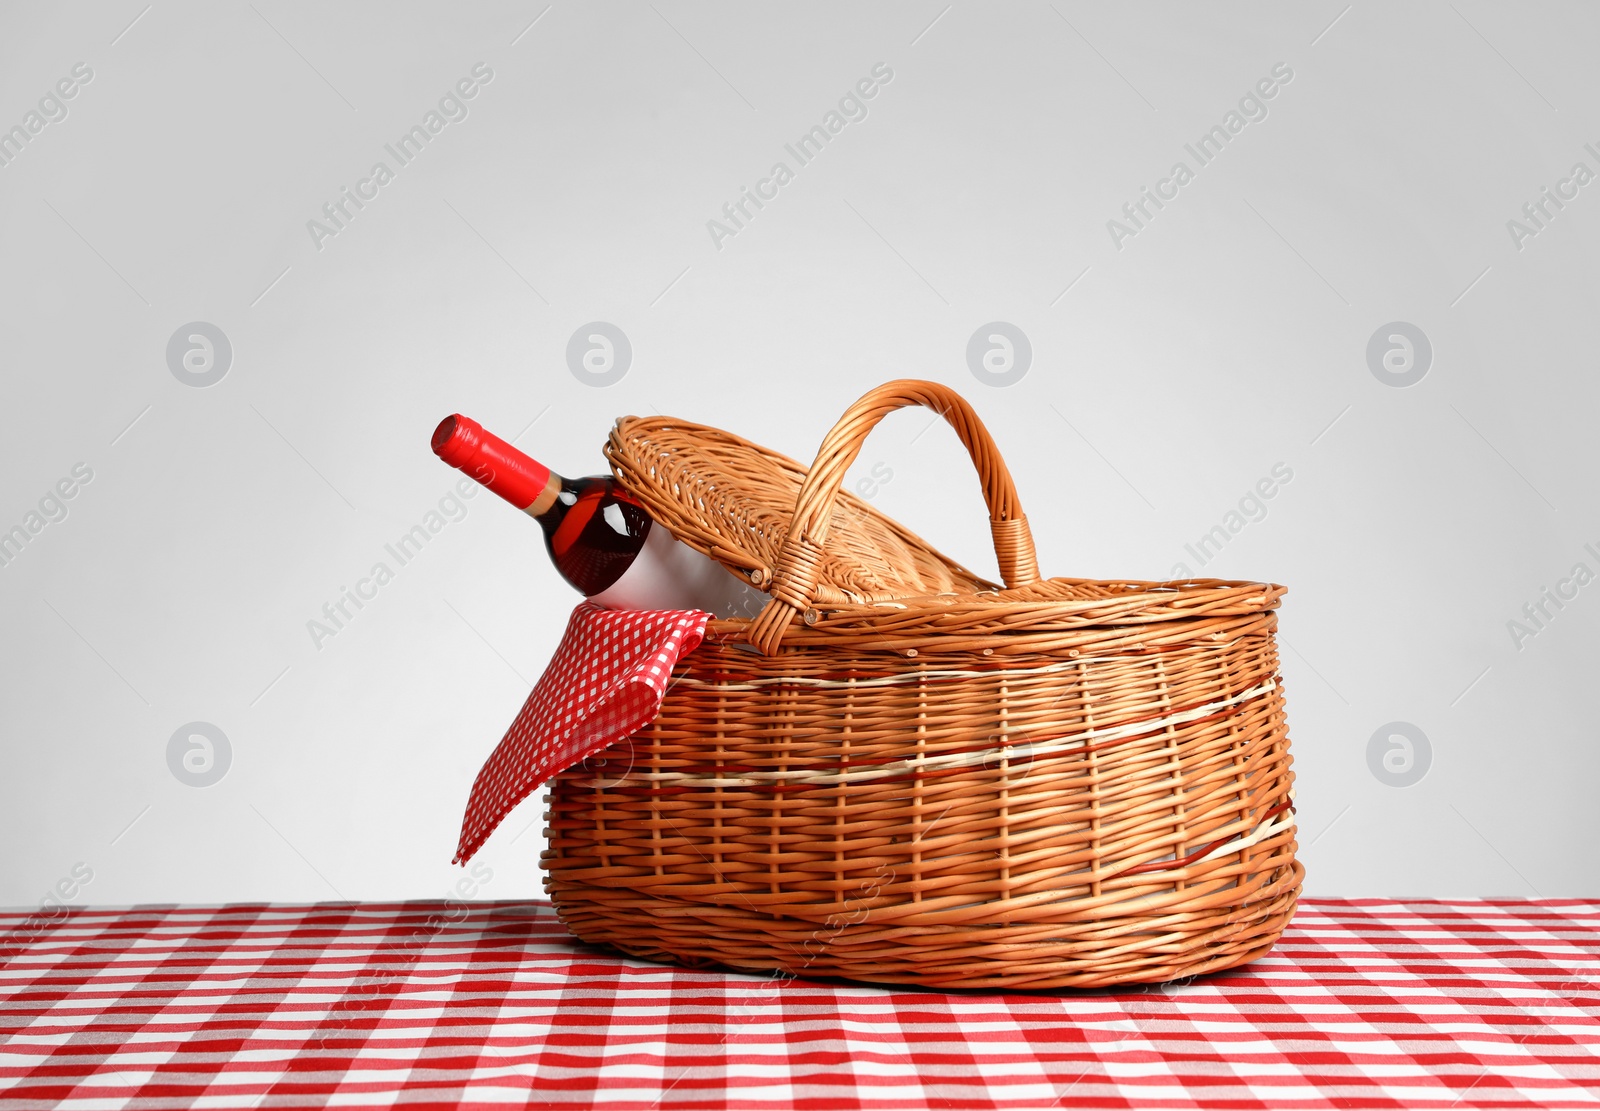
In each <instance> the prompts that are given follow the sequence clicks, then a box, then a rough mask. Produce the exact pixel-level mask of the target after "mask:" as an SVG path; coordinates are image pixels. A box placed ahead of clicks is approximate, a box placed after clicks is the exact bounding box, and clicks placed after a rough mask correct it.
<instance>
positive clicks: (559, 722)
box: [452, 602, 711, 864]
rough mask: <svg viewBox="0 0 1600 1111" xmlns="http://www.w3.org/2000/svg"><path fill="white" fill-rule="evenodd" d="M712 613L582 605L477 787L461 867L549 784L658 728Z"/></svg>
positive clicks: (464, 826)
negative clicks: (670, 688)
mask: <svg viewBox="0 0 1600 1111" xmlns="http://www.w3.org/2000/svg"><path fill="white" fill-rule="evenodd" d="M710 617H711V615H710V614H709V613H705V612H704V611H702V610H608V609H602V608H601V607H599V606H596V605H593V604H592V603H589V602H583V603H581V604H580V605H579V606H578V608H577V609H575V610H573V611H572V620H570V621H569V622H567V632H566V635H565V636H564V637H562V638H561V645H560V647H558V648H557V649H556V654H555V657H554V658H553V659H552V660H551V661H550V666H549V667H547V668H545V670H544V674H543V675H541V676H539V681H538V682H537V683H535V684H534V687H533V693H532V694H530V695H528V701H526V702H525V703H523V704H522V712H521V713H519V714H518V715H517V720H516V721H514V722H512V723H511V728H510V729H508V730H507V731H506V735H505V736H504V737H503V738H501V741H500V744H499V746H498V747H497V748H496V749H495V750H494V752H493V753H492V754H491V755H490V756H489V759H488V761H487V762H486V763H485V764H484V765H483V768H482V769H481V770H480V771H479V772H478V778H477V780H475V781H474V782H473V784H472V796H471V798H469V799H468V800H467V812H466V814H465V815H464V816H463V817H462V819H461V843H460V844H459V845H458V846H457V847H456V855H455V861H453V862H452V863H461V864H465V863H466V862H467V861H468V860H470V859H471V858H472V854H473V853H475V852H477V851H478V849H479V848H481V847H482V846H483V843H484V841H486V840H488V838H489V834H491V833H493V832H494V827H495V826H497V825H499V824H500V822H501V819H503V818H504V817H505V816H506V815H507V814H509V813H511V811H512V809H513V808H514V807H515V806H516V805H517V804H518V803H519V802H521V801H522V800H523V799H525V798H527V797H528V796H529V795H530V794H532V793H533V792H534V790H535V789H537V788H538V787H539V786H540V785H541V784H543V783H544V781H545V780H547V779H549V778H550V777H551V776H553V775H555V774H556V773H557V772H559V771H562V770H563V769H566V768H570V767H571V766H572V765H573V764H576V763H578V762H579V761H581V760H585V759H588V758H589V757H590V756H593V755H594V754H595V753H597V752H599V751H600V750H601V749H603V748H605V747H606V746H607V745H611V744H615V743H616V742H617V741H620V740H622V739H623V738H625V737H630V736H632V735H633V734H634V733H635V732H637V731H638V730H640V729H642V728H644V726H646V725H648V724H650V722H651V721H653V720H654V719H655V716H656V712H657V711H658V710H660V709H661V699H662V697H663V696H664V695H665V694H666V693H667V685H668V683H670V682H671V676H672V668H673V665H674V664H676V663H677V662H678V657H680V656H682V655H684V654H685V653H688V652H693V651H694V650H695V648H697V647H699V644H700V640H701V638H702V637H704V636H705V634H706V621H707V620H708V619H709V618H710Z"/></svg>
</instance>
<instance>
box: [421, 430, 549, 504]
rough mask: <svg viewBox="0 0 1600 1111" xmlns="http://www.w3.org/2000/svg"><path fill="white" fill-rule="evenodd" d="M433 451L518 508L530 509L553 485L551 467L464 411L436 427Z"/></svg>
mask: <svg viewBox="0 0 1600 1111" xmlns="http://www.w3.org/2000/svg"><path fill="white" fill-rule="evenodd" d="M433 453H434V454H435V455H437V456H438V457H439V458H440V459H443V460H444V461H445V462H446V463H449V464H450V465H451V466H452V467H455V468H457V469H459V470H462V471H465V472H466V473H467V474H469V475H471V476H472V477H473V478H474V479H476V480H477V481H479V482H481V483H483V484H484V485H485V486H487V487H488V488H489V489H491V490H493V491H494V492H495V493H496V494H499V495H500V496H501V497H502V498H505V499H506V501H508V502H510V503H511V504H512V505H514V506H516V507H517V508H518V509H527V508H528V507H529V506H530V505H532V504H533V503H534V502H535V501H537V500H538V498H539V495H540V494H542V493H543V492H544V490H545V487H547V486H548V485H549V484H550V468H549V467H546V466H545V465H544V464H542V463H540V462H538V461H537V460H535V459H533V458H531V457H530V456H528V455H525V454H524V453H523V452H521V451H518V450H517V449H516V448H514V447H512V446H511V445H510V444H508V443H506V441H504V440H502V439H501V438H500V437H499V436H496V435H495V434H494V433H492V432H486V431H484V428H483V425H481V424H479V423H478V422H477V421H475V420H472V419H471V418H469V417H464V416H462V415H461V414H460V413H455V414H453V415H451V416H448V417H445V418H444V420H442V421H440V422H439V427H438V428H435V429H434V430H433Z"/></svg>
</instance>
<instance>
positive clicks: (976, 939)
mask: <svg viewBox="0 0 1600 1111" xmlns="http://www.w3.org/2000/svg"><path fill="white" fill-rule="evenodd" d="M1304 876H1305V869H1304V868H1303V867H1302V866H1301V864H1300V863H1299V861H1291V862H1290V864H1289V866H1288V867H1287V868H1285V869H1282V870H1281V871H1280V874H1279V875H1278V876H1276V877H1274V878H1273V880H1272V881H1271V882H1269V883H1267V884H1265V885H1263V887H1262V888H1260V889H1258V891H1257V892H1256V895H1257V898H1256V899H1255V900H1254V901H1252V902H1251V903H1249V904H1248V905H1246V906H1243V907H1218V908H1216V909H1214V910H1209V911H1191V912H1183V913H1180V914H1171V915H1159V914H1155V915H1142V916H1141V915H1129V916H1126V917H1123V918H1118V917H1114V916H1107V917H1098V918H1096V919H1095V920H1094V921H1093V922H1092V923H1088V924H1079V925H1078V926H1076V927H1074V926H1071V925H1064V924H1062V923H1042V924H1041V923H1032V924H1025V925H1021V924H1019V925H990V926H985V927H982V928H981V929H974V928H973V927H972V926H930V925H927V924H921V925H916V926H906V925H898V926H897V925H876V924H874V923H872V922H870V921H865V922H860V923H856V924H850V925H843V926H841V927H839V928H837V929H828V928H825V927H819V926H818V925H817V923H815V922H805V921H799V920H794V919H781V918H775V917H774V916H773V915H770V914H761V913H758V912H756V911H753V910H749V909H746V908H743V907H737V906H706V905H701V904H693V903H675V902H673V901H671V900H668V899H664V898H662V897H660V896H651V895H639V894H637V893H629V892H625V891H619V890H617V889H615V888H592V887H591V888H586V887H584V886H583V885H577V884H564V885H562V890H560V891H559V892H558V893H557V898H556V911H557V913H558V914H559V915H560V917H561V920H562V922H563V923H565V924H566V926H567V928H568V929H569V930H571V931H572V932H573V934H575V935H576V936H577V937H578V938H579V939H580V940H582V941H585V942H588V943H590V944H596V945H605V946H609V947H611V948H613V949H617V950H619V951H621V952H623V953H626V954H627V955H629V956H631V957H638V958H641V959H644V960H650V961H659V962H664V963H669V964H678V965H684V966H687V967H691V968H708V967H718V968H725V969H730V970H732V971H735V972H748V973H756V974H761V975H774V974H776V975H778V976H801V977H814V978H834V977H837V978H843V979H848V980H857V981H861V982H864V983H874V984H910V985H916V986H920V987H927V988H941V989H980V990H996V989H1003V990H1008V991H1037V990H1045V989H1052V988H1100V987H1109V986H1113V985H1117V984H1138V983H1160V982H1164V981H1168V980H1176V979H1180V978H1183V977H1190V976H1199V975H1203V974H1205V973H1210V972H1220V971H1223V970H1224V969H1229V968H1237V967H1239V966H1240V965H1245V964H1249V963H1250V962H1251V961H1253V960H1256V959H1257V958H1259V957H1262V956H1264V955H1265V954H1266V953H1267V952H1268V951H1269V950H1270V949H1271V948H1272V946H1273V945H1274V944H1276V942H1277V940H1278V938H1279V936H1280V935H1281V934H1282V933H1283V929H1284V927H1285V926H1286V925H1288V922H1289V919H1290V918H1291V917H1292V916H1293V914H1294V910H1295V905H1296V901H1297V899H1298V897H1299V894H1300V887H1301V881H1302V880H1303V878H1304Z"/></svg>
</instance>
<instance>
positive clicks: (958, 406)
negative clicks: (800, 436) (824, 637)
mask: <svg viewBox="0 0 1600 1111" xmlns="http://www.w3.org/2000/svg"><path fill="white" fill-rule="evenodd" d="M907 405H923V406H926V407H927V408H929V409H932V410H934V411H935V412H937V413H938V414H939V415H940V416H942V417H944V419H945V420H946V421H948V422H949V423H950V426H951V427H952V428H954V429H955V431H956V435H957V436H959V437H960V438H961V443H962V444H963V445H964V446H965V447H966V449H967V454H968V455H970V456H971V457H972V462H973V465H974V466H975V467H977V469H978V477H979V478H980V479H982V481H983V500H984V502H985V504H987V505H988V507H989V527H990V530H991V531H992V532H993V534H994V554H995V558H996V559H998V560H999V563H1000V576H1001V578H1002V579H1004V580H1005V584H1006V585H1007V586H1008V587H1013V586H1025V585H1027V584H1028V583H1031V582H1037V581H1038V579H1039V566H1038V563H1037V562H1036V560H1035V558H1034V551H1033V533H1032V532H1031V531H1029V529H1028V519H1027V517H1026V516H1024V515H1023V512H1022V505H1021V503H1020V502H1019V501H1018V500H1017V488H1016V484H1015V483H1013V482H1012V480H1011V472H1010V471H1009V470H1008V469H1006V463H1005V460H1004V459H1002V458H1001V457H1000V449H999V448H997V447H996V446H995V442H994V438H993V437H991V436H990V435H989V430H988V429H987V428H985V427H984V426H983V422H982V421H981V420H979V419H978V414H977V413H975V412H974V411H973V409H972V406H971V405H969V404H967V401H966V399H965V398H964V397H962V396H961V395H960V394H958V393H956V392H955V391H954V390H952V389H951V388H950V387H948V386H941V385H940V384H939V383H937V382H922V381H918V380H917V379H914V378H902V379H900V380H899V381H896V382H887V383H885V384H884V385H881V386H879V387H878V388H877V389H875V390H872V391H871V392H869V393H868V394H866V395H865V396H864V397H862V398H861V400H860V401H857V402H856V403H855V404H854V405H852V406H850V408H849V409H848V410H847V411H846V412H845V414H844V416H842V417H840V418H839V423H837V424H835V425H834V426H833V428H832V429H831V430H830V431H829V432H828V434H827V436H825V437H823V440H822V446H821V447H820V448H819V449H818V450H817V459H816V462H815V463H813V464H812V465H811V470H810V472H809V473H808V474H807V475H806V479H805V482H804V483H803V484H802V485H801V487H800V496H799V498H798V499H797V500H796V502H795V507H794V516H793V517H792V518H791V519H790V521H789V532H788V535H787V536H786V537H785V538H784V541H783V549H782V550H781V551H780V552H779V554H778V562H777V566H776V567H774V568H773V573H772V582H771V584H770V585H769V587H768V592H769V593H770V594H771V595H772V600H771V601H769V602H768V603H767V604H766V606H765V607H764V608H763V609H762V610H761V612H760V613H759V614H757V615H756V618H755V620H753V621H751V622H750V626H749V628H748V630H747V631H746V633H745V639H746V640H748V641H749V642H750V643H751V644H753V645H755V646H756V647H757V648H758V649H760V650H761V652H762V653H764V654H765V655H769V656H770V655H772V654H773V653H774V652H776V651H777V650H778V642H779V641H780V640H782V638H783V634H784V630H786V629H787V628H788V627H789V625H790V623H791V622H793V621H794V618H795V615H796V614H798V613H801V612H802V611H804V610H805V609H807V608H808V607H809V606H810V605H811V601H812V599H813V598H814V597H815V595H816V589H817V565H818V563H819V561H820V560H821V558H822V551H823V545H824V544H825V543H826V541H827V539H828V520H829V518H830V517H831V516H832V514H833V503H834V501H835V500H836V499H837V498H838V496H839V487H840V485H841V483H843V481H844V476H845V472H846V471H848V470H849V469H850V465H851V464H852V463H854V462H855V460H856V455H857V454H858V453H859V452H860V451H861V445H862V444H863V443H864V442H865V441H866V438H867V434H868V433H869V432H871V431H872V430H873V428H874V427H876V426H877V424H878V422H879V421H881V420H882V419H883V418H884V417H886V416H888V415H889V414H890V413H892V412H894V411H895V410H896V409H903V408H905V407H906V406H907Z"/></svg>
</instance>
